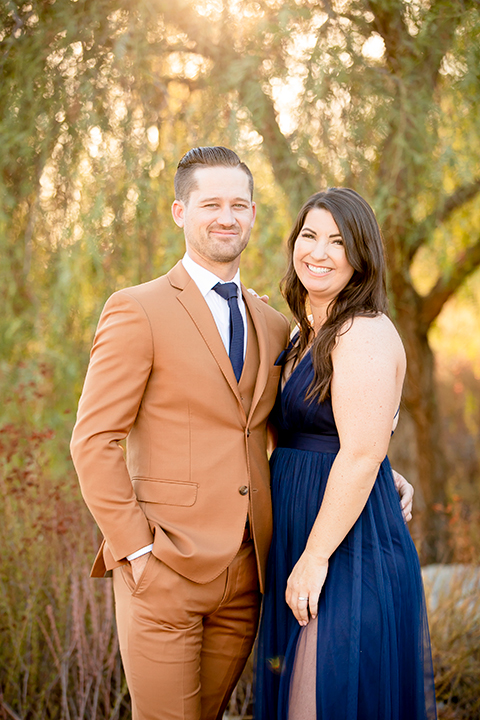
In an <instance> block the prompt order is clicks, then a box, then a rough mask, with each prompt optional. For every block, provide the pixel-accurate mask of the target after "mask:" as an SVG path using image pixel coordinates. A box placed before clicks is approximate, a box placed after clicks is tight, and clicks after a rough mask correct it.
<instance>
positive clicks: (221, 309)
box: [127, 253, 247, 560]
mask: <svg viewBox="0 0 480 720" xmlns="http://www.w3.org/2000/svg"><path fill="white" fill-rule="evenodd" d="M182 265H183V267H184V268H185V270H186V271H187V273H188V274H189V275H190V277H191V278H192V280H193V282H194V283H195V285H196V286H197V287H198V289H199V290H200V292H201V293H202V295H203V297H204V298H205V302H206V303H207V305H208V307H209V308H210V310H211V312H212V315H213V319H214V320H215V324H216V326H217V328H218V332H219V333H220V337H221V338H222V342H223V344H224V346H225V350H226V351H227V355H228V351H229V348H230V308H229V306H228V301H227V300H225V298H223V297H222V296H221V295H219V294H218V293H217V292H215V290H213V287H214V286H215V285H216V284H217V283H224V282H225V281H224V280H221V279H220V278H219V277H217V276H216V275H214V274H213V273H212V272H210V270H207V269H206V268H204V267H202V266H201V265H199V264H198V263H196V262H195V261H194V260H192V258H191V257H190V255H189V254H188V253H185V255H184V256H183V258H182ZM230 282H234V283H235V285H236V286H237V288H238V290H237V299H238V307H239V309H240V313H241V315H242V318H243V327H244V333H243V358H244V359H245V353H246V351H247V311H246V310H245V303H244V302H243V297H242V288H241V285H240V270H237V272H236V274H235V277H234V278H233V280H231V281H230ZM152 548H153V544H151V545H146V546H145V547H143V548H140V550H137V551H136V552H134V553H132V554H131V555H127V560H135V558H137V557H140V556H141V555H145V554H146V553H148V552H150V551H151V550H152Z"/></svg>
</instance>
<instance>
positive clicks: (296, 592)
mask: <svg viewBox="0 0 480 720" xmlns="http://www.w3.org/2000/svg"><path fill="white" fill-rule="evenodd" d="M327 572H328V560H327V559H326V558H322V557H317V556H316V555H313V554H312V553H311V552H310V551H309V550H304V551H303V553H302V555H301V556H300V559H299V561H298V562H297V564H296V565H295V567H294V568H293V570H292V572H291V573H290V577H289V578H288V581H287V590H286V592H285V600H286V601H287V605H288V606H289V608H290V609H291V610H292V612H293V614H294V615H295V617H296V619H297V620H298V622H299V623H300V625H306V624H307V623H308V620H309V614H308V611H309V610H310V617H312V618H315V617H317V612H318V599H319V597H320V593H321V592H322V587H323V584H324V582H325V578H326V577H327Z"/></svg>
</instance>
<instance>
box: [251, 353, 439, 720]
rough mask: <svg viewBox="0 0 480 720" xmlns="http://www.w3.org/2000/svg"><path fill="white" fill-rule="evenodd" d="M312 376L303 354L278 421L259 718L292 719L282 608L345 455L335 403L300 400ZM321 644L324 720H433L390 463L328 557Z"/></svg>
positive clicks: (419, 602) (412, 575) (414, 582)
mask: <svg viewBox="0 0 480 720" xmlns="http://www.w3.org/2000/svg"><path fill="white" fill-rule="evenodd" d="M312 378H313V366H312V362H311V358H310V353H307V355H305V356H304V358H303V359H302V360H301V361H300V363H299V364H298V365H297V367H296V368H295V370H294V371H293V373H292V374H291V376H290V378H289V379H288V381H287V383H286V384H285V387H284V389H283V390H282V392H281V393H279V396H278V398H277V402H276V406H275V409H274V411H273V416H272V419H273V422H274V424H275V425H276V426H277V429H278V431H279V441H278V446H277V448H276V450H275V451H274V453H273V455H272V458H271V474H272V501H273V521H274V533H273V540H272V546H271V550H270V556H269V562H268V568H267V588H266V594H265V597H264V601H263V609H262V620H261V625H260V631H259V638H258V645H257V651H256V675H255V719H256V720H287V718H288V717H289V693H290V687H291V677H292V669H293V667H294V662H295V657H296V652H297V645H299V642H298V641H299V636H300V632H301V628H300V626H299V624H298V622H297V621H296V620H295V617H294V615H293V613H292V612H291V610H290V608H289V607H288V606H287V604H286V602H285V588H286V584H287V579H288V577H289V575H290V572H291V570H292V569H293V567H294V565H295V564H296V562H297V560H298V559H299V557H300V555H301V554H302V552H303V550H304V549H305V545H306V542H307V539H308V536H309V533H310V530H311V528H312V525H313V523H314V521H315V518H316V516H317V514H318V511H319V508H320V505H321V503H322V497H323V493H324V491H325V486H326V482H327V479H328V475H329V472H330V469H331V467H332V464H333V461H334V460H335V456H336V453H337V452H338V450H339V447H340V444H339V438H338V433H337V429H336V426H335V421H334V417H333V412H332V406H331V402H330V401H325V402H323V403H320V404H319V403H317V401H316V400H314V401H313V402H306V401H305V399H304V398H305V394H306V390H307V388H308V387H309V385H310V383H311V381H312ZM309 625H310V623H309ZM307 627H308V626H307ZM315 646H316V653H315V655H316V660H315V655H314V662H313V666H314V667H313V669H312V672H314V673H315V677H314V683H313V691H312V692H313V693H314V694H315V700H312V702H313V707H314V708H315V704H316V718H317V719H318V720H434V719H435V717H436V709H435V696H434V687H433V671H432V660H431V651H430V639H429V632H428V624H427V615H426V609H425V600H424V594H423V585H422V579H421V574H420V565H419V561H418V556H417V552H416V549H415V546H414V544H413V542H412V539H411V537H410V534H409V531H408V529H407V527H406V525H405V523H404V520H403V516H402V513H401V509H400V502H399V497H398V493H397V491H396V489H395V485H394V482H393V476H392V472H391V467H390V464H389V461H388V459H385V460H384V462H383V463H382V465H381V467H380V471H379V473H378V476H377V479H376V482H375V485H374V487H373V490H372V492H371V494H370V497H369V499H368V501H367V504H366V506H365V508H364V510H363V512H362V514H361V516H360V517H359V519H358V520H357V522H356V523H355V525H354V527H353V528H352V530H351V531H350V532H349V534H348V535H347V536H346V538H345V539H344V540H343V542H342V543H341V545H340V546H339V547H338V548H337V550H336V551H335V552H334V553H333V555H332V557H331V558H330V562H329V570H328V574H327V578H326V581H325V584H324V587H323V589H322V594H321V596H320V602H319V608H318V620H317V628H316V635H315ZM315 646H314V648H315ZM315 662H316V667H315ZM310 665H312V663H310ZM310 687H312V686H310ZM293 715H294V713H292V715H291V717H292V716H293ZM313 715H314V716H315V710H314V711H313ZM295 717H296V715H295ZM299 717H302V718H303V717H304V715H301V714H300V715H299ZM308 717H312V713H310V714H309V715H308Z"/></svg>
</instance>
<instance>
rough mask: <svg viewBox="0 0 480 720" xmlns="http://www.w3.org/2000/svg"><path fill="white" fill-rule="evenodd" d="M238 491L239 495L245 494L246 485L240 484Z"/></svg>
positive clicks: (246, 491)
mask: <svg viewBox="0 0 480 720" xmlns="http://www.w3.org/2000/svg"><path fill="white" fill-rule="evenodd" d="M238 492H239V493H240V495H247V493H248V487H247V486H246V485H241V486H240V487H239V488H238Z"/></svg>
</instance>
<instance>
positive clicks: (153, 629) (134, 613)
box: [71, 147, 408, 720]
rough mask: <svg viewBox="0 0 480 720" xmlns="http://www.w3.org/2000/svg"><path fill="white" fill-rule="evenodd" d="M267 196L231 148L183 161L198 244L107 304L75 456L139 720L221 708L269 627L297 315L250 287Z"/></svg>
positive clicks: (189, 223) (189, 244)
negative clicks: (284, 408) (276, 432)
mask: <svg viewBox="0 0 480 720" xmlns="http://www.w3.org/2000/svg"><path fill="white" fill-rule="evenodd" d="M252 197H253V179H252V176H251V173H250V171H249V169H248V168H247V166H246V165H245V164H244V163H241V162H240V159H239V158H238V156H237V155H236V154H235V153H234V152H232V151H231V150H228V149H226V148H222V147H211V148H195V149H193V150H191V151H190V152H188V153H187V154H186V155H185V156H184V157H183V158H182V160H181V161H180V163H179V165H178V169H177V173H176V176H175V198H176V199H175V202H174V203H173V206H172V212H173V218H174V221H175V222H176V224H177V225H178V226H179V227H180V228H182V229H183V231H184V235H185V241H186V250H187V252H186V255H185V256H184V258H183V260H182V261H180V262H179V263H178V264H177V265H176V266H175V267H174V268H173V269H172V270H170V272H169V273H167V275H165V276H163V277H160V278H157V279H156V280H153V281H151V282H149V283H145V284H143V285H140V286H137V287H134V288H128V289H126V290H123V291H120V292H117V293H115V294H114V295H113V296H112V297H111V298H110V299H109V300H108V301H107V303H106V305H105V308H104V310H103V313H102V315H101V318H100V321H99V325H98V328H97V332H96V336H95V341H94V345H93V349H92V354H91V360H90V365H89V369H88V372H87V377H86V380H85V386H84V389H83V393H82V397H81V399H80V403H79V410H78V418H77V423H76V425H75V429H74V433H73V437H72V444H71V448H72V457H73V459H74V463H75V467H76V469H77V472H78V475H79V479H80V484H81V487H82V492H83V495H84V498H85V500H86V502H87V504H88V506H89V508H90V510H91V512H92V514H93V515H94V517H95V519H96V521H97V523H98V525H99V526H100V528H101V530H102V533H103V535H104V538H105V539H104V542H103V544H102V547H101V549H100V552H99V554H98V556H97V559H96V561H95V564H94V567H93V570H92V575H93V576H102V575H104V573H105V571H106V570H113V584H114V592H115V601H116V614H117V625H118V632H119V639H120V649H121V653H122V659H123V663H124V667H125V673H126V677H127V682H128V686H129V690H130V694H131V698H132V705H133V718H134V720H180V719H182V720H200V719H201V720H216V719H220V718H221V717H222V714H223V711H224V709H225V707H226V705H227V703H228V699H229V697H230V694H231V692H232V690H233V688H234V686H235V684H236V682H237V680H238V678H239V676H240V674H241V671H242V669H243V667H244V664H245V662H246V660H247V658H248V656H249V654H250V651H251V647H252V644H253V641H254V638H255V633H256V628H257V622H258V611H259V597H260V596H259V592H260V590H262V589H263V583H264V571H265V563H266V557H267V552H268V547H269V543H270V538H271V508H270V495H269V471H268V463H267V455H266V438H267V430H266V423H267V418H268V414H269V412H270V410H271V408H272V405H273V402H274V400H275V395H276V390H277V385H278V380H279V374H280V367H279V366H276V365H275V361H276V359H277V358H278V356H279V354H280V352H281V351H282V350H283V349H284V348H285V346H286V344H287V341H288V335H289V324H288V322H287V320H286V319H285V318H284V317H283V315H281V314H280V313H278V312H276V311H275V310H273V309H272V308H271V307H269V306H268V305H266V304H265V303H263V302H261V301H260V300H259V299H258V298H256V297H253V296H252V295H250V294H249V293H248V292H245V289H244V288H243V287H242V286H241V285H240V280H239V263H240V256H241V253H242V251H243V250H244V248H245V247H246V245H247V243H248V240H249V237H250V232H251V230H252V227H253V224H254V221H255V203H254V202H253V200H252ZM124 438H127V456H126V460H125V459H124V454H123V450H122V448H121V447H120V445H119V442H120V441H121V440H123V439H124ZM407 493H408V491H407Z"/></svg>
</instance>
